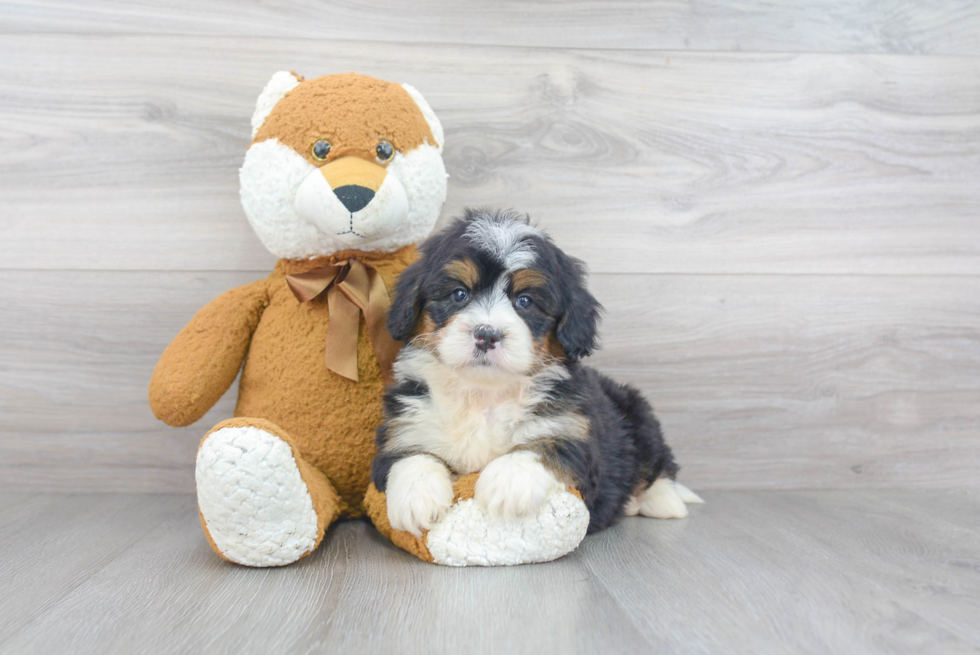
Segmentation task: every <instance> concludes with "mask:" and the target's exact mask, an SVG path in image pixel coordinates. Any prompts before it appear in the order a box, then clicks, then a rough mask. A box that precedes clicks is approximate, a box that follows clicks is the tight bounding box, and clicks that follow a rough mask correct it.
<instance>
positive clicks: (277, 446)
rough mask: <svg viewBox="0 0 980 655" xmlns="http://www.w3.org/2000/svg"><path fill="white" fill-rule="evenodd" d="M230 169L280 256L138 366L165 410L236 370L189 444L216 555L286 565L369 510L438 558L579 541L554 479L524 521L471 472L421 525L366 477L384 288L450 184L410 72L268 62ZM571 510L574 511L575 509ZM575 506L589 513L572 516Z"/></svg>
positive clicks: (201, 410) (375, 416)
mask: <svg viewBox="0 0 980 655" xmlns="http://www.w3.org/2000/svg"><path fill="white" fill-rule="evenodd" d="M252 137H253V139H252V143H251V145H250V146H249V149H248V151H247V153H246V156H245V162H244V164H243V166H242V168H241V171H240V181H241V198H242V205H243V207H244V209H245V214H246V216H247V217H248V220H249V222H250V223H251V225H252V228H253V229H254V230H255V232H256V234H257V235H258V236H259V238H260V239H261V240H262V243H263V244H264V245H265V246H266V247H267V248H268V249H269V250H270V251H271V252H272V253H273V254H275V255H276V256H278V257H279V258H280V259H279V261H278V262H277V264H276V267H275V270H274V271H273V272H272V274H271V275H269V277H268V278H267V279H264V280H259V281H257V282H253V283H251V284H247V285H244V286H242V287H238V288H236V289H232V290H231V291H228V292H226V293H224V294H222V295H221V296H219V297H218V298H216V299H215V300H213V301H212V302H211V303H209V304H208V305H207V306H205V307H204V308H203V309H201V310H200V311H199V312H198V313H197V315H196V316H194V318H193V319H192V320H191V322H190V323H188V324H187V326H185V327H184V329H183V330H181V332H180V334H178V335H177V337H176V338H175V339H174V340H173V342H172V343H171V344H170V345H169V347H168V348H167V349H166V351H165V352H164V353H163V355H162V356H161V358H160V361H159V363H158V364H157V367H156V370H155V371H154V373H153V377H152V380H151V382H150V394H149V396H150V406H151V407H152V409H153V412H154V414H156V416H157V417H158V418H160V419H161V420H162V421H164V422H166V423H167V424H169V425H173V426H185V425H189V424H191V423H193V422H194V421H196V420H198V419H199V418H201V417H202V416H203V415H204V414H205V413H206V412H207V411H208V410H209V409H210V408H211V407H212V406H213V405H214V403H215V402H216V401H217V400H218V399H219V398H220V397H221V395H222V394H224V392H225V391H226V390H227V389H228V388H229V386H230V385H231V383H232V382H233V381H234V379H235V377H236V375H237V374H238V373H239V371H241V380H240V384H239V394H238V405H237V407H236V410H235V416H236V418H233V419H229V420H226V421H223V422H221V423H219V424H218V425H216V426H214V427H213V428H212V429H211V430H210V431H209V432H208V433H207V434H206V435H205V437H204V439H203V440H202V442H201V446H200V449H199V450H198V455H197V463H196V472H195V477H196V481H197V493H198V504H199V510H200V516H201V523H202V525H203V527H204V533H205V535H206V537H207V540H208V542H209V543H210V545H211V547H212V548H213V549H214V551H215V552H216V553H218V554H219V555H220V556H221V557H223V558H225V559H227V560H230V561H232V562H236V563H238V564H244V565H248V566H277V565H283V564H289V563H291V562H294V561H296V560H297V559H299V558H301V557H303V556H305V555H307V554H309V553H310V552H312V551H313V550H314V549H315V548H316V546H317V545H318V544H319V543H320V541H321V540H322V539H323V536H324V533H325V531H326V528H327V527H328V526H329V525H330V524H331V523H332V522H333V521H335V520H337V519H338V518H341V517H350V518H356V517H360V516H363V515H364V514H365V513H367V514H368V515H369V516H370V517H371V518H372V520H373V521H374V522H375V525H376V526H377V527H378V528H379V530H381V532H382V533H383V534H385V535H386V536H388V537H389V538H390V539H392V541H393V542H394V543H396V544H397V545H399V546H401V547H402V548H404V549H406V550H408V551H410V552H412V553H414V554H416V555H417V556H419V557H421V558H423V559H425V560H428V561H436V562H439V563H444V564H455V565H465V564H516V563H521V562H526V561H543V560H547V559H553V558H555V557H558V556H560V555H563V554H565V553H566V552H568V551H570V550H571V549H573V548H574V547H575V546H576V545H577V544H578V542H579V541H580V540H581V539H582V537H583V536H584V533H585V526H586V525H587V524H588V512H587V511H586V510H585V507H584V504H583V503H582V502H581V500H580V499H579V498H578V496H577V495H575V494H574V492H572V493H563V494H560V495H557V496H556V497H555V498H553V499H552V502H550V503H548V504H546V506H545V508H544V509H543V510H542V514H541V515H540V516H538V517H529V519H528V521H529V523H527V524H526V525H524V524H520V523H519V522H518V523H516V524H512V525H506V526H502V525H496V524H494V523H493V521H491V520H489V519H488V518H487V517H486V516H484V515H483V513H482V512H481V511H480V510H479V509H478V508H477V507H476V506H475V505H474V504H473V502H472V500H468V499H469V498H471V497H472V485H473V480H472V479H462V480H460V481H459V482H458V483H457V486H456V489H457V500H458V501H459V502H458V503H457V504H456V505H454V507H453V508H451V510H450V513H449V514H447V516H446V517H445V519H444V520H443V521H441V522H440V523H439V524H438V525H437V526H436V527H435V528H434V529H433V530H432V531H430V533H427V534H423V535H422V537H420V538H417V537H414V536H412V535H410V534H408V533H404V532H397V531H393V530H392V529H391V528H390V526H388V523H387V511H386V508H385V504H384V496H383V494H380V493H378V492H377V491H376V490H375V489H374V488H373V487H371V488H370V489H369V484H368V483H369V474H370V469H371V460H372V458H373V456H374V453H375V445H374V433H375V429H376V428H377V426H378V425H379V424H380V422H381V396H382V392H383V389H384V384H385V380H386V379H387V378H388V375H389V371H390V368H391V365H392V362H393V361H394V358H395V356H396V355H397V352H398V344H396V343H395V342H393V341H392V339H391V337H390V336H389V334H388V331H387V328H386V326H385V314H386V311H387V308H388V305H389V292H390V290H392V289H393V288H394V283H395V280H396V278H397V276H398V274H399V273H400V272H401V271H402V270H404V269H405V268H406V267H407V266H408V265H409V264H410V263H411V262H412V261H414V259H415V257H416V251H415V245H414V244H415V243H416V242H418V241H420V240H422V239H423V238H424V237H425V236H426V235H427V234H428V233H429V232H430V231H431V230H432V227H433V226H434V224H435V222H436V220H437V218H438V216H439V212H440V210H441V207H442V204H443V202H444V201H445V198H446V178H447V176H446V171H445V167H444V165H443V161H442V154H441V153H442V147H443V130H442V126H441V125H440V123H439V120H438V119H437V118H436V116H435V114H434V113H433V111H432V109H431V108H430V107H429V105H428V104H427V103H426V101H425V99H424V98H423V97H422V96H421V94H419V92H418V91H416V90H415V89H414V88H412V87H410V86H408V85H404V84H394V83H390V82H385V81H382V80H378V79H374V78H371V77H367V76H364V75H358V74H354V73H350V74H343V75H327V76H324V77H319V78H316V79H311V80H304V79H303V78H302V77H300V76H299V75H297V74H295V73H288V72H280V73H276V74H275V75H274V76H273V77H272V79H271V80H270V81H269V83H268V85H267V86H266V87H265V89H264V90H263V92H262V94H261V95H260V97H259V99H258V102H257V105H256V110H255V114H254V115H253V117H252ZM583 512H584V517H583ZM583 521H584V522H583Z"/></svg>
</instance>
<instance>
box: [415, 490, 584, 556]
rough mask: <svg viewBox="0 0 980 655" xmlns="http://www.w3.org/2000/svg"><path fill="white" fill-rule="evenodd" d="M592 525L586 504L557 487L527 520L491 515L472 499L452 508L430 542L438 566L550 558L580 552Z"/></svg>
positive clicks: (433, 532) (436, 528) (430, 537)
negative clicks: (558, 489)
mask: <svg viewBox="0 0 980 655" xmlns="http://www.w3.org/2000/svg"><path fill="white" fill-rule="evenodd" d="M588 527H589V510H588V509H586V507H585V503H583V502H582V501H581V500H579V499H578V497H577V496H573V495H572V494H570V493H568V492H566V491H557V490H554V491H552V492H551V493H549V494H548V498H547V499H546V500H545V502H544V503H543V504H542V505H541V507H540V509H539V510H538V511H537V512H536V513H535V514H532V515H529V516H525V517H522V518H489V517H488V516H487V515H486V513H485V512H484V511H483V510H481V509H480V507H479V506H478V505H477V504H476V501H474V500H473V499H472V498H471V499H469V500H464V501H461V502H459V503H456V504H455V505H453V506H452V507H451V508H450V510H449V512H448V513H447V514H446V515H445V516H444V517H443V518H442V520H441V521H439V522H438V523H437V524H436V525H435V527H433V528H432V530H430V531H429V534H428V537H427V540H426V545H427V546H428V548H429V553H430V554H431V555H432V558H433V560H435V562H436V564H445V565H447V566H509V565H513V564H529V563H531V562H550V561H551V560H553V559H558V558H559V557H561V556H563V555H567V554H568V553H570V552H572V551H573V550H575V547H576V546H578V545H579V542H581V541H582V538H583V537H585V531H586V530H587V529H588Z"/></svg>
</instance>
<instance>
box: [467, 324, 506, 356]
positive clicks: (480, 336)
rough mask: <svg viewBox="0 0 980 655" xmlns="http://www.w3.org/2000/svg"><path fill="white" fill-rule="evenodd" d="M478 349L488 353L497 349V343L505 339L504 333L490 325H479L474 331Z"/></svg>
mask: <svg viewBox="0 0 980 655" xmlns="http://www.w3.org/2000/svg"><path fill="white" fill-rule="evenodd" d="M473 338H474V339H476V347H477V348H479V349H480V350H482V351H483V352H486V351H488V350H492V349H494V348H496V347H497V342H498V341H500V340H501V339H503V338H504V333H503V332H501V331H500V330H497V329H495V328H492V327H490V326H489V325H477V326H476V328H475V329H474V330H473Z"/></svg>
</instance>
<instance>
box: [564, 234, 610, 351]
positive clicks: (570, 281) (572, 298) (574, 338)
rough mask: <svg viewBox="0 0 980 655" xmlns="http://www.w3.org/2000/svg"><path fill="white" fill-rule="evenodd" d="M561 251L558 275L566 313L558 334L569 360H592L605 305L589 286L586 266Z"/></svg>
mask: <svg viewBox="0 0 980 655" xmlns="http://www.w3.org/2000/svg"><path fill="white" fill-rule="evenodd" d="M557 252H558V274H559V280H560V284H561V290H562V291H561V295H562V303H563V305H564V313H563V314H562V316H561V318H560V319H558V327H557V328H556V329H555V332H556V334H557V336H558V342H559V343H560V344H561V347H562V349H563V350H564V351H565V355H566V356H567V357H568V360H569V361H572V362H574V361H578V360H579V359H581V358H582V357H588V356H589V355H591V354H592V352H593V351H594V350H595V349H596V337H597V335H598V327H599V312H600V311H601V310H602V306H601V305H599V301H598V300H596V299H595V296H593V295H592V294H591V293H589V290H588V288H587V287H586V286H585V264H584V263H582V261H581V260H578V259H575V258H574V257H569V256H568V255H566V254H565V253H563V252H561V251H560V250H559V251H557Z"/></svg>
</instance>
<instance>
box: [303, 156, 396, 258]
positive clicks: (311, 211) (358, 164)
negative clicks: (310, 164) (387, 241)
mask: <svg viewBox="0 0 980 655" xmlns="http://www.w3.org/2000/svg"><path fill="white" fill-rule="evenodd" d="M296 213H297V214H298V215H299V217H300V218H301V219H303V220H305V221H307V222H308V223H310V224H311V225H312V226H314V227H315V228H316V229H317V230H319V231H320V232H322V233H324V234H327V235H331V236H334V237H335V238H337V239H338V240H339V241H340V242H342V243H344V244H346V245H349V246H353V247H357V246H359V245H361V243H360V242H364V241H370V240H371V239H374V238H376V237H378V236H381V235H383V234H387V233H390V232H392V230H393V229H395V227H396V226H397V224H398V223H399V222H400V221H403V220H404V219H405V216H406V215H407V214H408V196H407V194H406V193H405V188H404V187H403V186H402V185H401V183H400V182H399V181H398V178H397V177H396V176H394V175H388V173H387V171H386V170H385V169H384V168H383V167H381V166H379V165H377V164H373V163H371V162H368V161H365V160H363V159H360V158H358V157H342V158H340V159H336V160H334V161H332V162H330V163H329V164H326V165H324V166H321V167H320V168H318V169H316V170H314V171H311V172H310V173H309V174H308V175H307V176H306V178H305V179H304V180H303V182H302V183H301V184H300V185H299V189H298V190H297V191H296Z"/></svg>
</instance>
